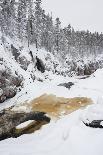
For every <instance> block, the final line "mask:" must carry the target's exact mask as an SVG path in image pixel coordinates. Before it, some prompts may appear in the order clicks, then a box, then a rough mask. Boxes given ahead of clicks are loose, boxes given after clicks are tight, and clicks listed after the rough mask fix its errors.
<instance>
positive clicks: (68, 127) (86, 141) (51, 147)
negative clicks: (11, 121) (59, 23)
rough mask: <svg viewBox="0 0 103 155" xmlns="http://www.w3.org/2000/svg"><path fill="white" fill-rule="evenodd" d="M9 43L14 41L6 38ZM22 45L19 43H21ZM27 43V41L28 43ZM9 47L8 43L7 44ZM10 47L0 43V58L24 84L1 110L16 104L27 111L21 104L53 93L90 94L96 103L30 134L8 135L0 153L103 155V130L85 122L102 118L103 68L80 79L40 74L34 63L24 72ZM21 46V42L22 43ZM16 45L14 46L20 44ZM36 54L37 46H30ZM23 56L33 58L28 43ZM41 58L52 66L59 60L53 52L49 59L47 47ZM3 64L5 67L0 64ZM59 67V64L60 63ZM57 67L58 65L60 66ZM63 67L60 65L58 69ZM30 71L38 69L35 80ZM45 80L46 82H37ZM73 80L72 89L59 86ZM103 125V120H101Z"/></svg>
mask: <svg viewBox="0 0 103 155" xmlns="http://www.w3.org/2000/svg"><path fill="white" fill-rule="evenodd" d="M7 43H9V44H11V43H12V42H11V40H9V38H7ZM18 44H19V43H18ZM25 44H26V43H25ZM6 46H7V45H6ZM9 46H10V45H8V46H7V47H8V50H6V52H5V49H4V48H3V46H1V45H0V48H1V51H2V52H1V53H0V57H3V59H4V66H8V68H10V69H11V70H12V73H13V74H14V73H15V71H17V72H18V74H19V75H22V76H23V78H24V87H23V88H22V90H21V91H20V92H18V94H17V95H16V96H15V97H14V98H12V99H9V100H8V101H6V102H4V103H2V104H0V110H2V109H4V108H7V107H10V106H11V105H16V106H15V108H14V109H13V110H15V111H17V110H19V111H26V112H28V111H29V110H30V109H27V108H26V107H25V106H23V105H21V106H18V105H19V104H21V103H25V102H28V103H29V102H30V101H31V100H32V99H34V98H36V97H38V96H40V95H43V94H45V93H47V94H54V95H56V96H58V97H67V98H69V97H70V98H71V97H89V98H91V99H92V100H93V102H94V104H93V105H91V106H88V107H87V108H86V109H80V110H78V111H76V112H73V113H72V114H69V115H67V116H63V113H62V117H61V119H59V120H51V122H50V123H49V124H48V125H45V126H43V127H42V128H41V129H40V130H38V131H36V132H35V133H32V134H29V135H22V136H20V137H18V138H9V139H6V140H4V141H0V154H1V155H63V154H64V155H92V154H93V155H103V147H102V145H103V130H102V129H93V128H89V127H86V126H85V125H84V123H83V121H89V122H91V121H93V120H97V119H99V120H103V97H102V96H103V84H102V83H103V69H99V70H97V71H96V72H95V73H94V74H93V75H92V76H91V77H89V78H87V79H78V78H77V77H74V78H70V77H65V78H64V77H63V76H60V75H56V74H53V72H52V70H51V71H46V72H45V73H43V74H42V73H40V72H39V71H37V70H33V64H32V63H31V64H30V65H29V67H28V70H27V71H24V70H23V69H22V68H21V67H20V64H18V63H17V62H16V61H15V60H14V58H13V57H11V54H10V51H9V48H10V47H9ZM19 46H20V44H19ZM19 46H17V45H15V47H19ZM30 49H31V50H32V51H34V56H36V49H35V46H32V47H30ZM22 51H24V55H25V56H26V57H27V59H28V60H30V56H29V54H28V52H29V51H28V49H27V47H26V46H24V48H23V49H22ZM37 55H38V57H40V58H42V60H44V62H45V63H47V64H49V66H50V67H51V68H52V69H53V66H52V65H53V61H57V60H56V59H55V58H54V57H53V55H51V54H50V53H49V55H50V58H51V62H50V63H49V61H48V62H47V61H46V60H45V58H46V57H47V52H46V51H45V50H44V49H41V50H39V52H38V54H37ZM0 67H2V66H1V65H0ZM59 67H60V66H59ZM59 67H58V68H59ZM59 69H60V68H59ZM31 71H34V72H35V76H36V80H35V81H34V82H33V80H32V79H31V76H30V73H31ZM38 79H41V80H43V82H40V81H38ZM65 82H73V83H74V86H72V88H71V89H70V90H69V89H67V88H65V87H59V86H58V85H59V84H60V83H65ZM29 123H30V121H28V122H25V123H23V124H20V125H19V126H18V127H17V128H22V127H25V126H27V125H28V124H29ZM102 125H103V122H102Z"/></svg>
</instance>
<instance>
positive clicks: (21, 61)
mask: <svg viewBox="0 0 103 155" xmlns="http://www.w3.org/2000/svg"><path fill="white" fill-rule="evenodd" d="M17 61H18V62H19V64H20V66H21V68H22V69H24V70H25V71H26V70H27V69H28V65H29V64H30V62H29V61H28V60H27V59H26V57H25V56H19V57H18V59H17Z"/></svg>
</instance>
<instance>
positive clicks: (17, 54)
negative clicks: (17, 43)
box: [11, 45, 20, 60]
mask: <svg viewBox="0 0 103 155" xmlns="http://www.w3.org/2000/svg"><path fill="white" fill-rule="evenodd" d="M11 52H12V54H13V56H14V58H15V60H17V58H18V56H19V55H20V52H19V51H18V49H16V48H15V47H14V46H13V45H11Z"/></svg>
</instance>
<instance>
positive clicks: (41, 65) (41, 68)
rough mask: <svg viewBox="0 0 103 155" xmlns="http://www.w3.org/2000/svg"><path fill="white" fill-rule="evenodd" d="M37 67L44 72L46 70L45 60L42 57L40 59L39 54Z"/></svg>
mask: <svg viewBox="0 0 103 155" xmlns="http://www.w3.org/2000/svg"><path fill="white" fill-rule="evenodd" d="M36 67H37V69H38V70H39V71H41V72H42V73H44V72H45V65H44V63H43V61H42V60H41V59H39V58H38V57H37V56H36Z"/></svg>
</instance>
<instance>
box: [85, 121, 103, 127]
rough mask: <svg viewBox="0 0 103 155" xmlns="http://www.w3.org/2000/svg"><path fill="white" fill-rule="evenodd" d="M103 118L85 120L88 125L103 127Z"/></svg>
mask: <svg viewBox="0 0 103 155" xmlns="http://www.w3.org/2000/svg"><path fill="white" fill-rule="evenodd" d="M102 122H103V120H93V121H92V122H90V123H85V122H83V123H84V124H85V125H86V126H88V127H91V128H103V123H102Z"/></svg>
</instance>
